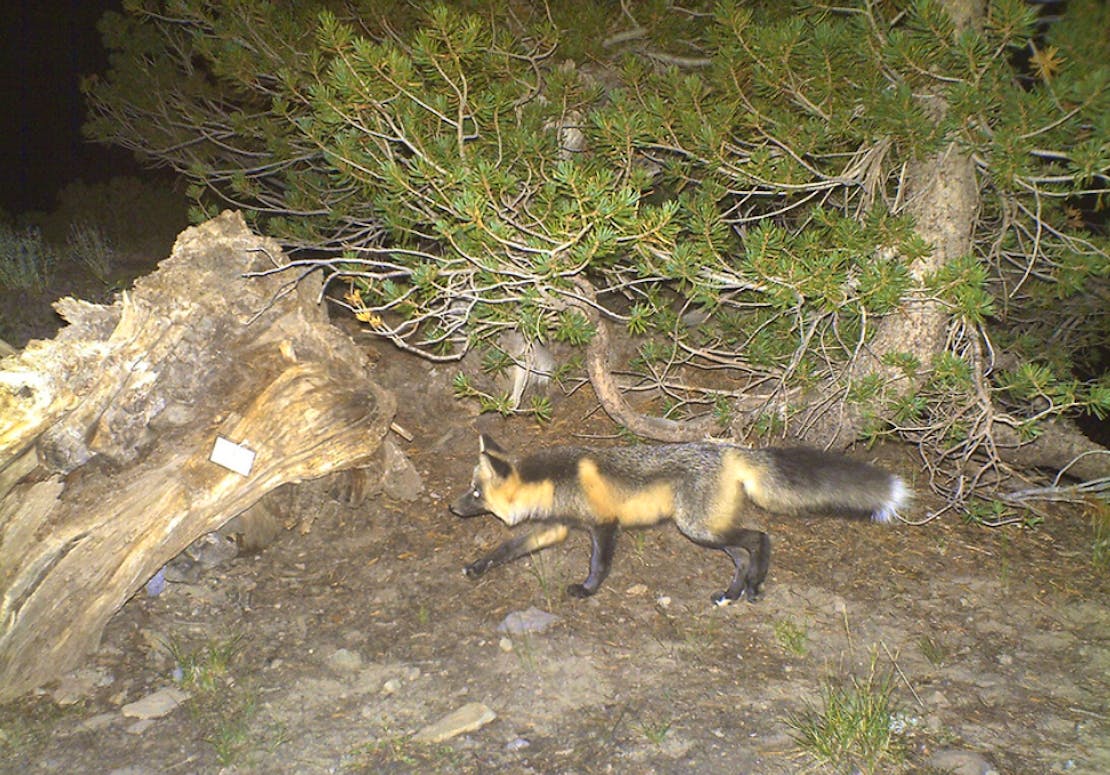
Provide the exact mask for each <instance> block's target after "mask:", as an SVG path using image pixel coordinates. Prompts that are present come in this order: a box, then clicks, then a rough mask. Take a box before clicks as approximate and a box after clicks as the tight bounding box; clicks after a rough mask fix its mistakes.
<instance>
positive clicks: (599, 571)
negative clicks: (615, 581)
mask: <svg viewBox="0 0 1110 775" xmlns="http://www.w3.org/2000/svg"><path fill="white" fill-rule="evenodd" d="M589 531H590V575H589V576H587V577H586V580H585V581H583V582H582V583H581V584H571V585H570V586H568V587H567V594H568V595H570V596H571V597H580V598H581V597H589V596H590V595H592V594H594V593H595V592H597V589H598V587H600V586H601V582H603V581H605V577H606V576H608V575H609V568H610V567H611V566H612V564H613V552H614V551H615V550H616V548H617V523H616V522H606V523H602V524H600V525H591V526H590V528H589Z"/></svg>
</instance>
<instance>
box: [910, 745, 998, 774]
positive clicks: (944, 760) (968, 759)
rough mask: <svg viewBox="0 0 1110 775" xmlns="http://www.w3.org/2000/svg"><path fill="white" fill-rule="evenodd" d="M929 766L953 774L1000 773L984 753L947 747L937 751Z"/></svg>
mask: <svg viewBox="0 0 1110 775" xmlns="http://www.w3.org/2000/svg"><path fill="white" fill-rule="evenodd" d="M926 764H927V765H928V766H929V767H932V768H933V769H936V770H940V771H941V772H949V773H952V775H998V770H996V769H995V768H994V767H993V766H992V765H991V763H990V762H988V761H987V760H986V758H985V757H984V756H983V755H982V754H978V753H975V752H974V751H958V750H955V749H947V750H944V751H937V752H936V753H935V754H933V755H932V756H930V757H929V760H928V761H927V762H926Z"/></svg>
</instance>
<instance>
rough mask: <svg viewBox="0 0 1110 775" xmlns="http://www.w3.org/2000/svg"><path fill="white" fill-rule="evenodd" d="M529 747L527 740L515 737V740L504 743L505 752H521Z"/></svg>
mask: <svg viewBox="0 0 1110 775" xmlns="http://www.w3.org/2000/svg"><path fill="white" fill-rule="evenodd" d="M530 745H531V743H530V742H528V741H527V740H525V739H524V738H523V737H517V738H513V739H512V740H510V741H509V742H507V743H505V750H506V751H523V750H524V749H525V748H527V747H528V746H530Z"/></svg>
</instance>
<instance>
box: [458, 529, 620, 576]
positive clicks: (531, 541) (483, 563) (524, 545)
mask: <svg viewBox="0 0 1110 775" xmlns="http://www.w3.org/2000/svg"><path fill="white" fill-rule="evenodd" d="M568 532H569V530H568V528H567V526H566V525H544V526H542V527H538V528H536V529H535V530H533V531H531V532H529V533H525V534H523V535H519V536H516V537H514V538H510V539H509V540H508V541H506V542H505V543H503V544H501V545H500V546H498V547H497V548H496V549H494V550H493V551H492V552H490V553H489V554H487V555H485V556H484V557H479V558H478V559H477V560H475V561H474V562H472V563H470V564H469V565H467V566H466V567H465V568H463V573H465V574H466V575H467V576H469V577H470V578H472V579H476V578H478V577H479V576H481V575H482V574H483V573H485V572H486V571H488V570H489V569H490V568H492V567H494V566H495V565H504V564H505V563H507V562H512V561H513V560H517V559H519V558H521V557H525V556H527V555H529V554H532V553H533V552H538V551H539V550H540V549H546V548H547V547H549V546H554V545H555V544H558V543H562V542H563V541H564V540H565V539H566V537H567V533H568ZM610 556H611V553H610ZM590 575H591V576H593V563H592V562H591V573H590ZM587 581H588V579H587ZM598 583H599V584H600V583H601V582H600V581H599V582H598Z"/></svg>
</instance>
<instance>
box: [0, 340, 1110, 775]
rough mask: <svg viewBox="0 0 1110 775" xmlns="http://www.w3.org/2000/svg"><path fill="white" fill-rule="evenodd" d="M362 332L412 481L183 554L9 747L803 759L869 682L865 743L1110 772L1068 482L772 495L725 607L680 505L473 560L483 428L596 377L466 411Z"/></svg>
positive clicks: (28, 702)
mask: <svg viewBox="0 0 1110 775" xmlns="http://www.w3.org/2000/svg"><path fill="white" fill-rule="evenodd" d="M379 358H380V360H379V366H378V373H379V376H380V378H381V380H382V382H383V383H384V384H386V385H387V386H388V387H390V388H392V389H393V390H394V391H396V392H397V393H398V395H399V396H400V397H401V400H400V402H399V403H400V414H399V416H398V421H399V422H400V424H401V425H402V426H404V427H405V428H407V429H408V430H410V431H411V432H412V434H413V439H412V441H411V442H404V441H403V440H400V439H397V441H398V443H400V444H401V446H402V447H403V448H404V450H405V451H406V452H407V454H408V456H409V458H410V459H411V460H412V462H413V464H414V466H415V469H416V471H417V472H418V473H419V474H420V479H421V482H420V485H421V486H420V487H419V488H418V489H412V488H410V491H409V492H401V493H395V494H397V495H399V496H403V497H396V498H390V497H387V496H384V495H383V496H377V497H375V498H372V499H371V500H369V501H368V502H367V503H366V504H364V506H362V507H361V508H358V509H348V508H346V507H344V506H342V505H340V504H339V503H338V502H335V501H332V500H330V499H329V498H328V497H327V496H326V493H325V491H324V490H322V489H319V488H318V490H317V491H312V493H309V494H306V495H304V496H303V497H301V498H300V500H299V503H300V508H302V509H306V510H314V512H315V513H316V518H315V521H314V522H313V526H312V529H311V531H310V532H309V533H308V534H306V535H302V534H300V533H298V532H296V531H290V532H287V533H285V534H284V535H283V536H282V537H281V538H280V539H279V540H278V541H277V542H276V543H275V544H273V545H272V546H270V547H268V548H267V549H265V550H263V551H261V552H259V553H255V554H250V555H239V556H232V555H234V554H235V553H234V551H233V550H232V551H228V550H226V547H223V546H221V545H220V544H219V543H218V542H217V544H215V545H214V548H213V547H209V548H208V549H207V550H204V551H198V552H196V553H194V556H193V557H192V559H188V560H187V559H186V558H182V559H181V560H180V561H179V562H176V563H175V564H174V566H173V567H172V568H171V569H170V573H169V574H168V579H169V581H168V583H167V584H166V585H165V588H164V589H163V590H162V591H161V592H160V594H157V595H153V596H152V595H150V594H148V593H147V592H140V593H139V594H137V595H136V596H135V597H134V598H133V599H132V600H131V601H130V602H128V603H127V605H126V606H125V607H124V608H123V609H122V610H121V611H120V612H119V613H118V614H117V615H116V617H115V618H114V619H113V620H112V622H111V623H110V625H109V627H108V629H107V631H106V633H105V636H104V639H103V643H102V645H101V647H100V648H99V650H98V651H97V652H96V653H95V654H93V655H92V656H91V657H90V658H89V660H88V662H87V664H86V665H85V666H84V667H83V668H82V669H80V670H78V671H76V672H75V673H73V674H71V675H70V676H67V677H66V679H65V680H63V681H61V682H60V683H59V684H57V685H52V686H49V687H46V688H45V689H44V690H43V691H42V692H41V693H39V694H38V695H37V696H34V697H29V698H26V699H24V700H22V701H19V702H16V703H13V704H10V705H8V706H5V707H3V708H0V771H3V772H20V773H26V772H57V773H85V772H88V773H94V772H95V773H129V774H131V775H140V773H194V772H221V771H225V772H267V773H269V772H296V773H301V772H304V773H316V772H320V773H325V772H354V773H358V772H367V773H370V772H374V773H377V772H387V773H389V772H414V773H417V772H418V773H424V772H449V771H450V772H476V773H477V772H483V773H484V772H492V771H500V772H512V773H517V772H520V773H530V772H531V773H604V772H618V773H672V772H673V773H680V772H681V773H724V772H728V773H772V774H773V773H793V772H799V771H806V770H807V768H811V767H812V766H813V765H814V760H813V759H812V758H811V757H810V756H809V755H807V754H805V753H804V752H802V751H800V750H799V746H798V743H797V740H796V737H797V735H798V732H797V725H798V724H799V723H800V720H802V719H805V718H806V717H807V713H811V712H812V711H813V710H814V709H821V708H823V707H825V706H826V704H827V703H828V701H829V697H830V693H832V692H835V690H836V689H837V688H840V687H849V688H851V687H856V688H857V689H859V690H860V694H861V696H863V697H868V698H875V697H878V696H880V695H882V693H883V691H884V687H885V688H886V689H888V690H889V693H890V699H891V702H892V703H893V706H894V710H895V713H894V716H893V721H892V722H891V723H890V724H889V726H890V727H891V728H892V729H893V745H894V747H895V748H897V749H898V750H900V751H901V757H902V759H901V762H900V763H899V762H898V760H897V759H896V758H895V759H887V760H884V763H883V764H881V765H878V766H877V767H876V768H875V770H874V771H877V772H897V771H907V772H926V773H942V772H959V773H965V772H966V773H986V772H997V773H1055V772H1061V773H1063V772H1074V773H1092V774H1093V773H1104V772H1110V609H1108V607H1107V605H1106V600H1107V591H1108V586H1110V585H1108V583H1107V582H1108V580H1107V574H1106V572H1105V569H1104V568H1103V569H1102V570H1099V569H1098V568H1097V567H1096V566H1095V565H1094V564H1093V563H1092V561H1091V534H1090V528H1089V524H1088V518H1087V517H1086V516H1085V515H1084V512H1083V510H1082V508H1081V507H1078V506H1076V507H1069V508H1066V509H1061V510H1060V511H1058V512H1057V513H1055V514H1054V515H1053V516H1052V517H1051V518H1050V519H1049V520H1047V521H1046V522H1045V523H1044V524H1042V525H1040V526H1039V527H1037V528H1036V529H1027V528H1018V527H1012V528H1005V529H996V530H987V529H983V528H979V527H973V526H970V525H966V524H963V523H962V522H961V521H960V520H959V518H958V517H957V516H954V515H948V516H946V517H944V518H943V519H938V520H934V521H931V522H928V523H927V524H924V525H921V526H910V525H898V526H895V527H893V528H890V527H882V526H876V525H869V524H860V523H849V522H841V521H837V520H831V519H825V520H821V519H795V520H784V521H783V522H781V523H780V524H779V525H777V527H776V528H775V530H774V533H773V538H774V541H775V554H774V560H773V562H772V567H771V574H770V577H769V579H768V583H767V587H766V595H765V597H764V599H763V600H762V601H760V602H759V603H757V604H754V605H750V604H746V603H742V604H736V605H733V606H730V607H727V608H715V607H713V606H712V605H711V604H710V601H709V598H710V595H711V593H713V592H716V591H719V590H720V589H721V588H723V585H724V584H725V583H726V581H727V578H728V575H729V572H730V565H729V562H728V560H727V558H725V557H724V556H723V555H720V554H719V553H715V552H710V551H707V550H704V549H700V548H698V547H696V546H694V545H693V544H691V543H690V542H688V541H686V540H685V539H684V538H682V537H681V536H680V535H679V534H678V533H677V532H675V531H674V530H672V529H657V530H652V531H646V532H639V533H632V534H625V535H624V536H623V537H622V542H621V545H620V547H619V549H618V555H617V559H616V562H615V567H614V570H613V573H612V575H611V577H610V578H609V580H608V581H607V582H606V584H605V586H603V588H602V590H601V592H600V593H599V594H598V595H596V596H595V597H593V598H591V599H588V600H584V601H583V600H574V599H570V598H568V597H566V596H565V595H564V593H563V588H564V587H565V586H566V584H568V583H570V582H572V581H579V580H581V578H582V577H583V576H584V575H585V571H586V568H587V557H588V551H589V547H588V541H587V540H586V538H585V537H584V536H577V537H572V538H571V539H570V540H568V542H567V543H566V544H565V545H564V546H562V547H557V548H553V549H551V550H549V551H547V552H545V553H542V554H540V555H538V556H536V557H535V558H534V559H533V560H531V561H521V562H518V563H515V564H513V565H510V566H506V567H502V568H498V569H495V570H493V571H491V572H490V573H488V574H487V575H486V576H484V577H483V578H481V579H480V580H478V581H471V580H469V579H467V578H465V577H464V576H463V574H462V573H461V569H462V567H463V565H464V564H466V563H467V562H469V561H471V560H473V559H475V558H476V557H477V556H478V555H479V554H481V553H482V552H484V551H486V550H487V549H488V548H489V547H491V546H492V545H494V544H495V543H496V542H498V541H500V540H502V539H503V538H504V537H505V535H506V534H507V530H506V529H505V528H503V527H502V526H500V524H499V523H498V522H496V520H494V519H492V518H487V519H474V520H460V519H456V518H454V517H452V516H451V515H450V514H449V513H448V511H447V503H448V501H449V499H450V497H451V496H453V495H454V494H456V493H457V492H458V491H460V490H461V488H463V487H465V486H466V484H467V482H468V480H469V476H470V471H471V468H472V467H473V465H474V456H475V451H476V446H477V445H476V435H475V434H476V428H477V427H479V426H480V427H481V428H482V429H483V430H487V431H491V432H493V433H495V434H497V435H498V436H499V437H500V438H501V440H502V441H503V443H504V444H505V445H506V446H511V447H515V448H518V449H524V448H531V447H535V446H540V445H546V444H553V443H559V442H564V441H567V440H569V439H572V438H575V437H577V436H582V435H594V434H596V435H604V434H607V433H610V432H611V431H612V428H611V426H609V425H608V424H607V422H606V421H604V420H603V419H602V418H600V417H599V416H598V415H597V414H596V413H593V412H592V411H591V410H592V409H593V407H592V406H591V404H590V403H589V401H588V400H587V399H586V397H585V395H584V394H581V395H576V396H574V397H573V398H571V399H567V400H565V401H563V402H562V403H561V404H559V406H558V407H557V411H556V418H557V419H556V421H555V422H554V423H553V424H552V425H550V426H548V427H546V428H538V427H536V426H534V425H533V424H531V423H529V422H527V421H525V420H512V421H504V420H495V419H488V418H476V417H475V416H474V415H473V414H472V413H470V412H469V411H468V410H467V409H465V408H464V407H462V406H460V405H459V404H457V403H455V402H454V401H453V399H452V398H451V394H450V379H451V377H452V376H453V372H452V371H451V370H450V369H448V368H444V367H440V368H432V367H429V366H428V365H426V364H423V363H420V362H417V361H412V360H408V359H405V358H400V357H399V356H397V355H396V354H394V353H392V352H389V351H386V350H384V349H382V350H381V351H380V352H379ZM595 441H596V443H607V441H606V440H605V439H601V440H595ZM862 454H864V455H868V456H870V457H875V456H876V455H875V453H874V452H872V453H867V452H866V451H864V452H863V453H862ZM880 462H882V463H883V464H884V465H887V466H889V467H891V468H894V469H896V470H898V471H899V472H900V473H902V474H903V475H904V476H905V477H906V478H907V480H909V481H913V480H914V479H915V473H916V471H917V468H916V466H915V462H914V458H913V457H912V456H909V455H905V454H902V453H900V452H899V451H898V450H887V451H885V452H884V453H883V454H882V459H881V460H880ZM919 489H920V488H919ZM406 498H409V499H407V500H406ZM930 506H935V504H933V503H931V502H930V499H929V497H928V496H927V495H925V496H921V497H919V500H918V502H917V503H916V505H915V507H914V510H913V513H912V514H911V516H912V517H918V518H920V517H923V516H925V514H926V512H927V511H928V510H929V508H930Z"/></svg>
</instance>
